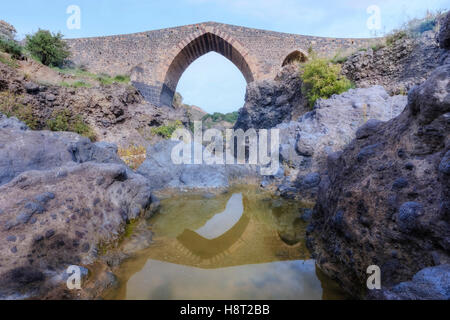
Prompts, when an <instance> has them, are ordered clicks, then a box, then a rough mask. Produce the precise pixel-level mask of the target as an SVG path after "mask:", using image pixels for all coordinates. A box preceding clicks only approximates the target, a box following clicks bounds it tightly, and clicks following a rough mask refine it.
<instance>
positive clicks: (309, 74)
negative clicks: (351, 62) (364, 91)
mask: <svg viewBox="0 0 450 320" xmlns="http://www.w3.org/2000/svg"><path fill="white" fill-rule="evenodd" d="M301 71H302V72H301V78H302V80H303V87H302V91H303V94H304V95H305V96H306V98H307V99H308V103H309V105H310V107H311V108H312V107H313V106H314V103H315V102H316V101H317V99H319V98H323V99H327V98H329V97H331V96H332V95H333V94H340V93H342V92H345V91H347V90H348V89H350V88H352V87H353V85H352V83H351V82H350V80H348V79H347V78H346V77H344V76H342V75H340V71H341V66H340V65H338V64H332V63H330V62H329V61H328V60H325V59H321V58H317V57H315V58H313V59H312V60H309V61H308V62H306V63H305V64H304V65H303V66H302V68H301Z"/></svg>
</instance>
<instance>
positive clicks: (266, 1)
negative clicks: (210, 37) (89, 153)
mask: <svg viewBox="0 0 450 320" xmlns="http://www.w3.org/2000/svg"><path fill="white" fill-rule="evenodd" d="M2 2H3V3H2V4H1V11H0V19H3V20H5V21H7V22H9V23H11V24H12V25H14V26H15V28H16V29H17V31H18V32H17V38H18V39H22V38H24V36H25V35H26V34H30V33H33V32H35V31H37V30H38V29H39V28H41V29H48V30H51V31H54V32H58V31H60V32H62V33H63V34H64V35H65V37H66V38H78V37H92V36H104V35H114V34H125V33H133V32H141V31H147V30H154V29H162V28H168V27H174V26H180V25H186V24H193V23H199V22H206V21H215V22H222V23H228V24H234V25H242V26H246V27H251V28H260V29H266V30H272V31H279V32H288V33H296V34H303V35H314V36H326V37H351V38H357V37H371V36H373V35H382V34H383V33H386V32H389V31H391V30H393V29H395V28H398V27H399V26H401V25H402V24H403V23H404V22H406V21H407V20H409V19H411V18H415V17H422V16H424V15H425V13H426V11H427V10H432V11H435V10H442V9H444V10H445V9H449V8H450V0H427V1H423V0H341V1H336V0H323V1H319V0H170V1H167V0H165V1H160V0H154V1H149V0H146V1H144V0H96V1H92V0H40V1H37V0H15V1H2ZM73 5H75V6H77V7H78V8H79V9H80V15H79V17H80V19H79V22H80V24H79V28H77V29H73V28H72V29H69V28H68V25H67V21H68V19H69V18H70V17H71V16H72V15H73V13H74V11H70V12H69V13H67V9H68V8H69V6H73ZM71 21H72V22H73V21H74V20H71ZM72 26H74V24H72ZM212 65H214V68H211V66H212ZM245 86H246V83H245V80H244V78H243V76H242V74H241V73H240V72H239V70H238V69H237V68H236V67H234V65H233V64H232V63H231V62H229V61H228V60H227V59H225V58H223V57H222V56H220V55H218V54H215V53H209V54H207V55H205V56H203V57H200V58H199V59H197V60H196V61H194V62H193V63H192V64H191V66H190V67H189V68H188V69H187V70H186V71H185V73H184V74H183V76H182V78H181V79H180V82H179V84H178V87H177V91H179V92H180V93H181V94H182V96H183V97H184V102H185V103H189V104H195V105H197V106H200V107H202V108H203V109H205V110H206V111H208V112H214V111H219V112H229V111H235V110H237V109H238V108H240V107H242V105H243V101H244V94H245Z"/></svg>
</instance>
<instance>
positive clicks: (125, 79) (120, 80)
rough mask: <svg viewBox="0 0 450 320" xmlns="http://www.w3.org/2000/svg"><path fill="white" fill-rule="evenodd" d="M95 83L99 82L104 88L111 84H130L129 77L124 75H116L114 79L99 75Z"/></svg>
mask: <svg viewBox="0 0 450 320" xmlns="http://www.w3.org/2000/svg"><path fill="white" fill-rule="evenodd" d="M97 81H99V82H100V83H101V84H102V85H104V86H108V85H111V84H113V83H128V82H130V77H129V76H125V75H117V76H115V77H111V76H109V75H107V74H100V75H98V76H97Z"/></svg>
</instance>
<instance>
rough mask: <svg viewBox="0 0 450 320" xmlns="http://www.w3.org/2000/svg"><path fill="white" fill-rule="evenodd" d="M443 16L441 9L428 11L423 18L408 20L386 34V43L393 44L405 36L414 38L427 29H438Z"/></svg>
mask: <svg viewBox="0 0 450 320" xmlns="http://www.w3.org/2000/svg"><path fill="white" fill-rule="evenodd" d="M441 17H443V13H442V12H440V11H436V12H428V13H427V14H426V16H425V17H423V18H415V19H411V20H409V21H408V22H406V23H405V24H404V25H403V26H402V27H401V28H399V29H397V30H394V31H393V32H391V33H390V34H388V35H387V36H386V45H387V46H392V45H394V44H395V43H396V42H397V41H398V40H401V39H405V38H414V37H417V36H420V35H421V34H422V33H424V32H426V31H431V30H434V31H437V30H438V28H439V20H440V19H441Z"/></svg>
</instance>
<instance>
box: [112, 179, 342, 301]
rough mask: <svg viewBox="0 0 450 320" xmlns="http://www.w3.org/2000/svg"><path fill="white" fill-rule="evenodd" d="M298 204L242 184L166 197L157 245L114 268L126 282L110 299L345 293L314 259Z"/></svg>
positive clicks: (156, 223) (153, 225)
mask: <svg viewBox="0 0 450 320" xmlns="http://www.w3.org/2000/svg"><path fill="white" fill-rule="evenodd" d="M300 210H301V204H299V203H298V202H289V201H286V200H281V199H278V198H274V197H272V196H270V195H269V194H266V193H262V192H260V191H259V190H258V189H253V188H242V187H240V188H235V189H233V190H231V191H230V192H228V193H226V194H222V195H218V196H214V197H207V198H206V197H204V196H200V195H184V196H177V197H172V198H170V199H165V200H163V201H162V206H161V210H160V212H159V213H158V214H157V215H155V216H154V217H153V218H151V219H150V220H149V221H148V222H147V224H148V226H149V228H150V229H151V230H152V232H153V239H152V240H153V243H152V244H151V245H150V246H149V247H148V248H145V249H142V250H139V251H137V253H136V254H134V256H133V258H130V259H128V260H126V261H125V262H124V263H122V265H121V266H120V267H119V268H118V270H116V272H115V273H116V274H117V275H118V277H119V281H120V287H119V289H117V290H115V291H114V292H112V293H109V295H108V296H107V298H108V299H202V300H203V299H341V298H343V295H342V294H341V292H340V291H339V290H338V288H337V286H336V285H335V284H334V283H333V282H332V281H330V280H329V279H326V278H325V277H324V276H323V275H322V274H321V273H320V271H319V270H318V269H317V268H316V266H315V263H314V260H311V258H310V254H309V252H308V250H307V249H306V246H305V229H306V223H304V222H303V221H302V220H301V219H300V218H299V216H300V214H299V212H300ZM136 233H138V232H137V231H136ZM140 242H142V241H141V240H140V238H139V236H138V235H133V236H131V237H130V238H129V239H128V243H127V241H125V243H124V246H128V247H133V246H138V245H139V243H140Z"/></svg>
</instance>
